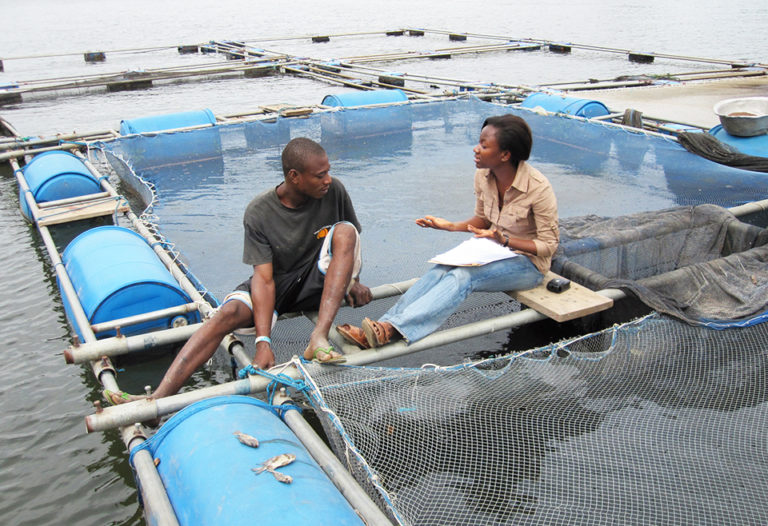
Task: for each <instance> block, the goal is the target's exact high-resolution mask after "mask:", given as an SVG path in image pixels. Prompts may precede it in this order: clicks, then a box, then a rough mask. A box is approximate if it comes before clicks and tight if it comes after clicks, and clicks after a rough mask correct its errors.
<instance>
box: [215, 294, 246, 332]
mask: <svg viewBox="0 0 768 526" xmlns="http://www.w3.org/2000/svg"><path fill="white" fill-rule="evenodd" d="M209 323H210V324H211V325H212V327H211V328H212V329H215V330H216V332H221V333H223V334H226V333H229V332H232V331H234V330H235V329H241V328H243V327H249V326H250V325H252V324H253V312H252V311H251V309H249V308H248V306H247V305H246V304H245V303H243V302H242V301H237V300H235V301H227V302H226V303H224V304H223V305H222V306H221V307H220V308H219V309H218V310H217V311H216V314H215V315H214V316H213V317H212V318H211V319H210V320H209Z"/></svg>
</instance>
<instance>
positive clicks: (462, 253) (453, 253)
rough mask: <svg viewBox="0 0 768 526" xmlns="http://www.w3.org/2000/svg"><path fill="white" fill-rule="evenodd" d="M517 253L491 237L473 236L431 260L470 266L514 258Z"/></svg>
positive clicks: (441, 263) (439, 262)
mask: <svg viewBox="0 0 768 526" xmlns="http://www.w3.org/2000/svg"><path fill="white" fill-rule="evenodd" d="M517 255H518V254H517V253H516V252H513V251H511V250H510V249H508V248H504V247H502V246H501V245H499V244H498V243H496V242H495V241H491V240H490V239H487V238H484V237H471V238H469V239H467V240H466V241H464V242H463V243H461V244H460V245H459V246H457V247H454V248H452V249H451V250H449V251H447V252H443V253H442V254H438V255H436V256H435V257H433V258H432V259H430V260H429V262H430V263H437V264H440V265H453V266H455V267H470V266H477V265H485V264H486V263H492V262H494V261H499V260H501V259H508V258H513V257H515V256H517Z"/></svg>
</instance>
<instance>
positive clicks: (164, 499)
mask: <svg viewBox="0 0 768 526" xmlns="http://www.w3.org/2000/svg"><path fill="white" fill-rule="evenodd" d="M10 163H11V166H12V168H13V172H14V175H15V176H16V180H17V182H18V184H19V187H20V188H21V190H22V193H23V195H24V198H25V199H26V201H27V204H28V205H29V207H30V211H31V212H32V214H33V217H35V218H37V216H38V214H39V212H40V210H39V208H38V207H37V203H36V202H35V199H34V197H33V196H32V193H31V192H30V190H29V185H28V184H27V181H26V179H25V178H24V174H23V172H22V171H21V168H20V167H19V164H18V162H17V161H16V159H15V158H13V159H10ZM102 182H103V183H104V182H106V181H105V180H102ZM113 191H114V189H113ZM35 224H36V225H37V230H38V232H39V233H40V236H41V237H42V239H43V243H44V244H45V248H46V250H47V252H48V257H49V258H50V259H51V263H52V265H53V268H54V271H55V272H56V277H57V278H58V280H59V287H60V290H61V293H62V295H64V296H65V297H66V298H67V300H68V301H69V304H70V308H71V312H72V316H73V317H74V323H76V324H77V326H78V327H79V328H80V333H81V334H82V335H83V339H84V340H85V342H86V344H93V343H96V341H97V340H96V335H95V334H94V332H93V330H91V324H90V320H88V317H87V316H86V314H85V312H84V311H83V307H82V304H81V303H80V298H79V297H78V296H77V293H76V292H75V289H74V286H73V285H72V282H71V281H70V279H69V275H68V274H67V271H66V269H65V268H64V264H63V263H62V261H61V257H60V256H59V252H58V250H57V248H56V244H55V243H54V241H53V237H52V236H51V233H50V231H49V230H48V227H45V226H40V225H39V224H37V221H35ZM90 365H91V370H92V371H93V374H94V376H95V377H96V379H97V380H98V381H99V382H100V383H101V385H103V386H104V387H105V388H106V389H110V390H112V391H119V390H120V388H119V386H118V384H117V378H116V373H115V368H114V366H113V365H112V363H111V362H110V361H109V359H108V358H106V357H102V358H101V359H100V360H99V359H94V360H92V361H91V362H90ZM98 407H100V406H97V408H98ZM121 431H122V434H123V441H124V442H125V444H126V446H129V443H130V442H129V441H127V440H128V438H127V437H128V435H126V430H125V429H122V430H121ZM138 456H139V461H138V462H137V463H135V467H136V472H137V474H138V476H139V478H140V479H141V480H142V481H144V480H146V481H149V482H148V486H147V487H146V488H143V489H142V494H143V496H144V504H145V506H146V508H147V509H152V510H155V509H157V510H160V511H159V513H160V517H161V521H159V522H158V524H164V525H167V526H175V525H176V524H178V522H177V521H176V517H175V515H173V509H172V507H170V502H169V501H168V495H167V493H166V492H165V487H163V485H162V481H160V476H159V475H158V473H157V469H156V468H155V465H154V463H153V461H152V458H151V457H150V456H149V454H146V455H145V454H144V452H142V453H140V454H139V455H138ZM169 509H170V511H171V514H170V515H169V514H168V510H169Z"/></svg>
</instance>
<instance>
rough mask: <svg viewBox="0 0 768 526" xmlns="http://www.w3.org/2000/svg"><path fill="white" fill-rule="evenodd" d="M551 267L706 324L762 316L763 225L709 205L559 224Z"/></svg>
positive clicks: (766, 291)
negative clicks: (755, 224)
mask: <svg viewBox="0 0 768 526" xmlns="http://www.w3.org/2000/svg"><path fill="white" fill-rule="evenodd" d="M561 236H562V238H561V245H560V247H559V249H558V254H557V257H556V258H555V260H554V262H553V269H554V270H555V271H556V272H559V273H561V274H563V275H566V276H567V277H569V278H571V279H574V280H576V281H578V282H579V283H582V284H585V285H587V286H589V287H591V288H593V289H595V290H599V289H604V288H617V287H620V288H624V289H627V290H629V291H631V292H633V293H634V294H635V295H637V296H638V297H639V298H640V299H641V300H642V301H643V302H644V303H646V304H647V305H648V306H650V307H651V308H653V309H654V310H656V311H659V312H664V313H667V314H670V315H673V316H675V317H677V318H680V319H682V320H684V321H686V322H688V323H704V324H709V325H710V326H712V327H723V326H728V325H743V324H748V323H754V322H758V321H762V320H764V319H765V316H766V315H765V313H766V309H767V308H768V265H767V264H766V263H768V230H766V229H763V228H758V227H756V226H753V225H749V224H746V223H742V222H740V221H739V220H738V219H736V218H735V217H734V216H733V215H732V214H731V213H730V212H729V211H728V210H726V209H723V208H720V207H717V206H712V205H700V206H695V207H680V208H674V209H668V210H662V211H658V212H652V213H639V214H631V215H627V216H622V217H615V218H597V217H594V216H591V217H578V218H571V219H567V220H564V221H562V222H561Z"/></svg>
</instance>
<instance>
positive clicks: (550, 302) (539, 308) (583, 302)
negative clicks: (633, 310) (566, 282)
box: [508, 272, 613, 322]
mask: <svg viewBox="0 0 768 526" xmlns="http://www.w3.org/2000/svg"><path fill="white" fill-rule="evenodd" d="M558 277H560V276H558V275H557V274H555V273H554V272H547V275H546V276H544V280H543V281H542V282H541V285H539V286H538V287H535V288H532V289H529V290H519V291H514V292H509V293H508V294H509V295H510V296H512V298H514V299H516V300H517V301H519V302H520V303H522V304H523V305H526V306H527V307H530V308H532V309H533V310H535V311H536V312H540V313H541V314H543V315H545V316H547V317H549V318H552V319H553V320H555V321H557V322H563V321H568V320H573V319H576V318H581V317H582V316H586V315H587V314H593V313H595V312H600V311H603V310H607V309H610V308H611V307H612V306H613V300H612V299H611V298H606V297H604V296H601V295H600V294H598V293H596V292H594V291H592V290H590V289H588V288H587V287H584V286H582V285H579V284H578V283H575V282H573V281H571V286H570V288H569V289H568V290H566V291H564V292H560V293H555V292H550V291H548V290H547V283H548V282H549V281H550V280H551V279H553V278H558Z"/></svg>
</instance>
